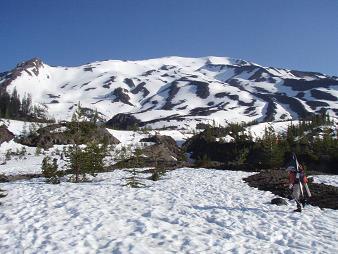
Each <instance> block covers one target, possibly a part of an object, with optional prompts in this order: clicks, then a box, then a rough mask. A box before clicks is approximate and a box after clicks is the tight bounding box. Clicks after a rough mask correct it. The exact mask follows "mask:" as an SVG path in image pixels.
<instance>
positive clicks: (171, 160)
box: [114, 135, 187, 168]
mask: <svg viewBox="0 0 338 254" xmlns="http://www.w3.org/2000/svg"><path fill="white" fill-rule="evenodd" d="M140 141H141V142H153V143H155V144H154V145H151V146H147V147H145V148H144V149H142V156H141V157H139V158H137V157H132V158H130V159H128V160H125V161H122V162H119V163H117V164H116V165H114V168H118V167H162V168H163V167H167V168H168V167H169V168H176V167H183V166H186V165H187V163H186V160H185V156H184V152H183V151H182V150H181V149H180V148H179V147H178V146H177V144H176V142H175V140H174V139H173V138H171V137H169V136H161V135H155V136H152V137H149V138H144V139H142V140H140Z"/></svg>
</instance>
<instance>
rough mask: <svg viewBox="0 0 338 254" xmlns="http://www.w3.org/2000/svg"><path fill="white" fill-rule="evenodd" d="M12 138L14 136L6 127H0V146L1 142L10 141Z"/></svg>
mask: <svg viewBox="0 0 338 254" xmlns="http://www.w3.org/2000/svg"><path fill="white" fill-rule="evenodd" d="M13 138H14V134H13V133H12V132H10V131H9V130H8V129H7V127H6V126H4V125H3V126H0V145H1V144H2V143H3V142H8V141H11V140H12V139H13Z"/></svg>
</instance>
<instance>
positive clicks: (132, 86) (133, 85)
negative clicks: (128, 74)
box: [124, 78, 135, 88]
mask: <svg viewBox="0 0 338 254" xmlns="http://www.w3.org/2000/svg"><path fill="white" fill-rule="evenodd" d="M124 83H126V84H127V85H128V86H129V87H130V88H134V87H135V84H134V81H133V80H132V79H131V78H125V79H124Z"/></svg>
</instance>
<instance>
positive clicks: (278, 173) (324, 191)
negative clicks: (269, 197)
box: [244, 170, 338, 210]
mask: <svg viewBox="0 0 338 254" xmlns="http://www.w3.org/2000/svg"><path fill="white" fill-rule="evenodd" d="M244 181H246V182H247V183H248V184H249V186H251V187H255V188H258V189H259V190H264V191H270V192H272V193H273V194H276V195H278V196H280V197H283V198H291V191H290V190H289V189H288V175H287V172H285V171H283V170H266V171H261V172H260V173H258V174H255V175H252V176H249V177H247V178H245V179H244ZM308 185H309V188H310V191H311V194H312V197H311V198H309V199H308V203H309V204H310V205H313V206H319V207H320V208H331V209H335V210H338V202H337V197H338V188H337V187H334V186H329V185H324V184H317V183H309V184H308Z"/></svg>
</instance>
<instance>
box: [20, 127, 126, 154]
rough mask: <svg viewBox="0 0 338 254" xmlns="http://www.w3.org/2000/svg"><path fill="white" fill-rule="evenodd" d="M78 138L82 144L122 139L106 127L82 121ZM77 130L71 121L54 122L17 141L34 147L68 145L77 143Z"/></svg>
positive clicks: (112, 141)
mask: <svg viewBox="0 0 338 254" xmlns="http://www.w3.org/2000/svg"><path fill="white" fill-rule="evenodd" d="M76 135H79V137H78V140H79V143H81V144H86V143H88V142H92V141H97V142H106V143H107V144H118V143H120V141H119V140H118V139H116V138H115V137H113V136H112V135H111V134H110V133H109V132H108V131H107V130H106V129H105V128H102V127H97V126H95V125H93V124H91V123H87V122H81V123H80V131H79V133H77V134H76ZM74 140H75V132H74V131H73V130H72V129H71V128H70V123H63V124H52V125H48V126H46V127H43V128H40V129H39V130H38V131H37V132H36V133H32V134H29V135H28V136H26V137H18V138H16V142H18V143H20V144H23V145H27V146H33V147H42V148H44V149H48V148H51V147H53V145H67V144H74V143H75V141H74Z"/></svg>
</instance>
